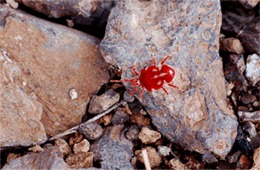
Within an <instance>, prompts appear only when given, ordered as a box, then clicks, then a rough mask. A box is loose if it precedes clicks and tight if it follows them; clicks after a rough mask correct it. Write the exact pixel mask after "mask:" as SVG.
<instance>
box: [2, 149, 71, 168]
mask: <svg viewBox="0 0 260 170" xmlns="http://www.w3.org/2000/svg"><path fill="white" fill-rule="evenodd" d="M9 169H10V170H12V169H50V170H56V169H64V170H69V169H70V168H69V166H68V165H67V164H66V163H65V162H64V160H63V158H62V153H60V152H59V150H58V148H56V147H54V146H52V147H48V148H47V149H46V150H44V151H43V152H40V153H32V152H31V153H28V154H26V155H24V156H22V157H19V158H16V159H14V160H12V161H10V162H8V163H6V164H5V165H4V167H3V168H2V170H9Z"/></svg>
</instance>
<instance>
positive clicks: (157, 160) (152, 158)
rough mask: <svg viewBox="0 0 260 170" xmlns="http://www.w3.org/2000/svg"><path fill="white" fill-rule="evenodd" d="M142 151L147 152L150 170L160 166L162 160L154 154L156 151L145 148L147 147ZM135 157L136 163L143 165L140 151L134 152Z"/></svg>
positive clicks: (148, 147) (151, 148)
mask: <svg viewBox="0 0 260 170" xmlns="http://www.w3.org/2000/svg"><path fill="white" fill-rule="evenodd" d="M143 149H146V151H147V154H148V159H149V163H150V166H151V168H155V167H158V166H159V165H160V164H161V162H162V158H161V157H160V155H159V154H158V153H157V152H156V149H155V148H153V147H151V146H147V147H145V148H143ZM135 155H136V156H137V160H138V161H140V162H142V163H144V160H143V156H142V151H141V150H136V151H135Z"/></svg>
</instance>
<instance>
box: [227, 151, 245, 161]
mask: <svg viewBox="0 0 260 170" xmlns="http://www.w3.org/2000/svg"><path fill="white" fill-rule="evenodd" d="M241 154H242V152H241V151H237V152H235V153H233V154H231V155H229V156H228V162H229V163H230V164H233V163H236V162H237V160H238V158H240V156H241Z"/></svg>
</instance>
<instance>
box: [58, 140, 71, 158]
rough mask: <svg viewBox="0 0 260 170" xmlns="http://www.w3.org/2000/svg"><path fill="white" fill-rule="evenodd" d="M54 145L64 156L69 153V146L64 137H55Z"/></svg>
mask: <svg viewBox="0 0 260 170" xmlns="http://www.w3.org/2000/svg"><path fill="white" fill-rule="evenodd" d="M55 146H56V147H57V148H58V149H59V151H60V152H61V153H62V154H63V156H64V157H65V156H67V155H69V154H71V149H70V146H69V144H68V143H67V142H66V141H65V140H64V139H56V140H55Z"/></svg>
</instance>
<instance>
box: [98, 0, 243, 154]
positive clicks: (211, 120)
mask: <svg viewBox="0 0 260 170" xmlns="http://www.w3.org/2000/svg"><path fill="white" fill-rule="evenodd" d="M220 25H221V13H220V4H219V1H215V0H207V1H172V0H158V1H139V0H126V1H120V2H119V3H118V5H117V6H116V7H115V8H113V10H112V11H111V14H110V16H109V20H108V25H107V30H106V35H105V37H104V39H103V40H102V42H101V50H102V52H103V54H104V56H105V60H106V61H107V62H109V63H111V64H113V65H116V66H118V67H119V68H121V69H122V79H128V78H132V77H136V75H134V74H133V72H132V65H133V63H135V65H136V68H137V71H138V72H140V70H141V69H143V68H145V67H146V66H149V65H152V63H151V61H150V60H151V59H152V55H154V56H155V58H156V60H157V62H158V63H159V61H161V60H162V59H163V58H165V57H166V56H167V55H168V54H171V55H172V58H171V59H169V60H168V61H167V62H166V64H168V65H170V66H171V67H173V68H174V70H175V72H176V75H175V78H174V79H173V81H172V82H171V83H173V84H175V85H176V86H178V87H179V89H180V90H179V89H175V88H172V87H170V86H168V85H167V83H165V85H164V87H165V89H166V90H167V91H168V92H169V95H166V94H165V93H164V91H163V90H162V89H160V90H157V91H153V92H151V93H150V92H146V91H145V92H144V96H143V98H142V100H141V99H140V98H139V99H140V100H141V101H142V104H143V105H144V106H145V107H146V109H147V111H148V112H149V114H150V116H151V117H152V121H153V124H154V125H155V126H156V127H157V129H158V130H159V131H160V132H161V133H162V135H164V136H165V137H167V138H168V139H169V140H170V141H172V142H175V143H179V144H181V145H182V146H183V147H184V148H185V149H188V150H192V151H197V152H200V153H207V152H213V153H214V154H216V155H219V156H225V155H227V153H228V152H229V151H230V149H231V147H232V146H233V143H234V141H235V138H236V135H237V124H238V123H237V120H236V117H235V116H234V114H233V112H232V111H231V110H229V109H228V107H227V104H226V90H225V83H224V76H223V70H222V61H221V59H220V57H219V54H218V49H219V43H218V41H219V32H220ZM147 83H149V82H147ZM124 84H125V85H126V87H127V89H129V90H131V89H133V88H134V87H133V86H131V84H130V83H124ZM135 96H136V97H139V94H138V93H135Z"/></svg>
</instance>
